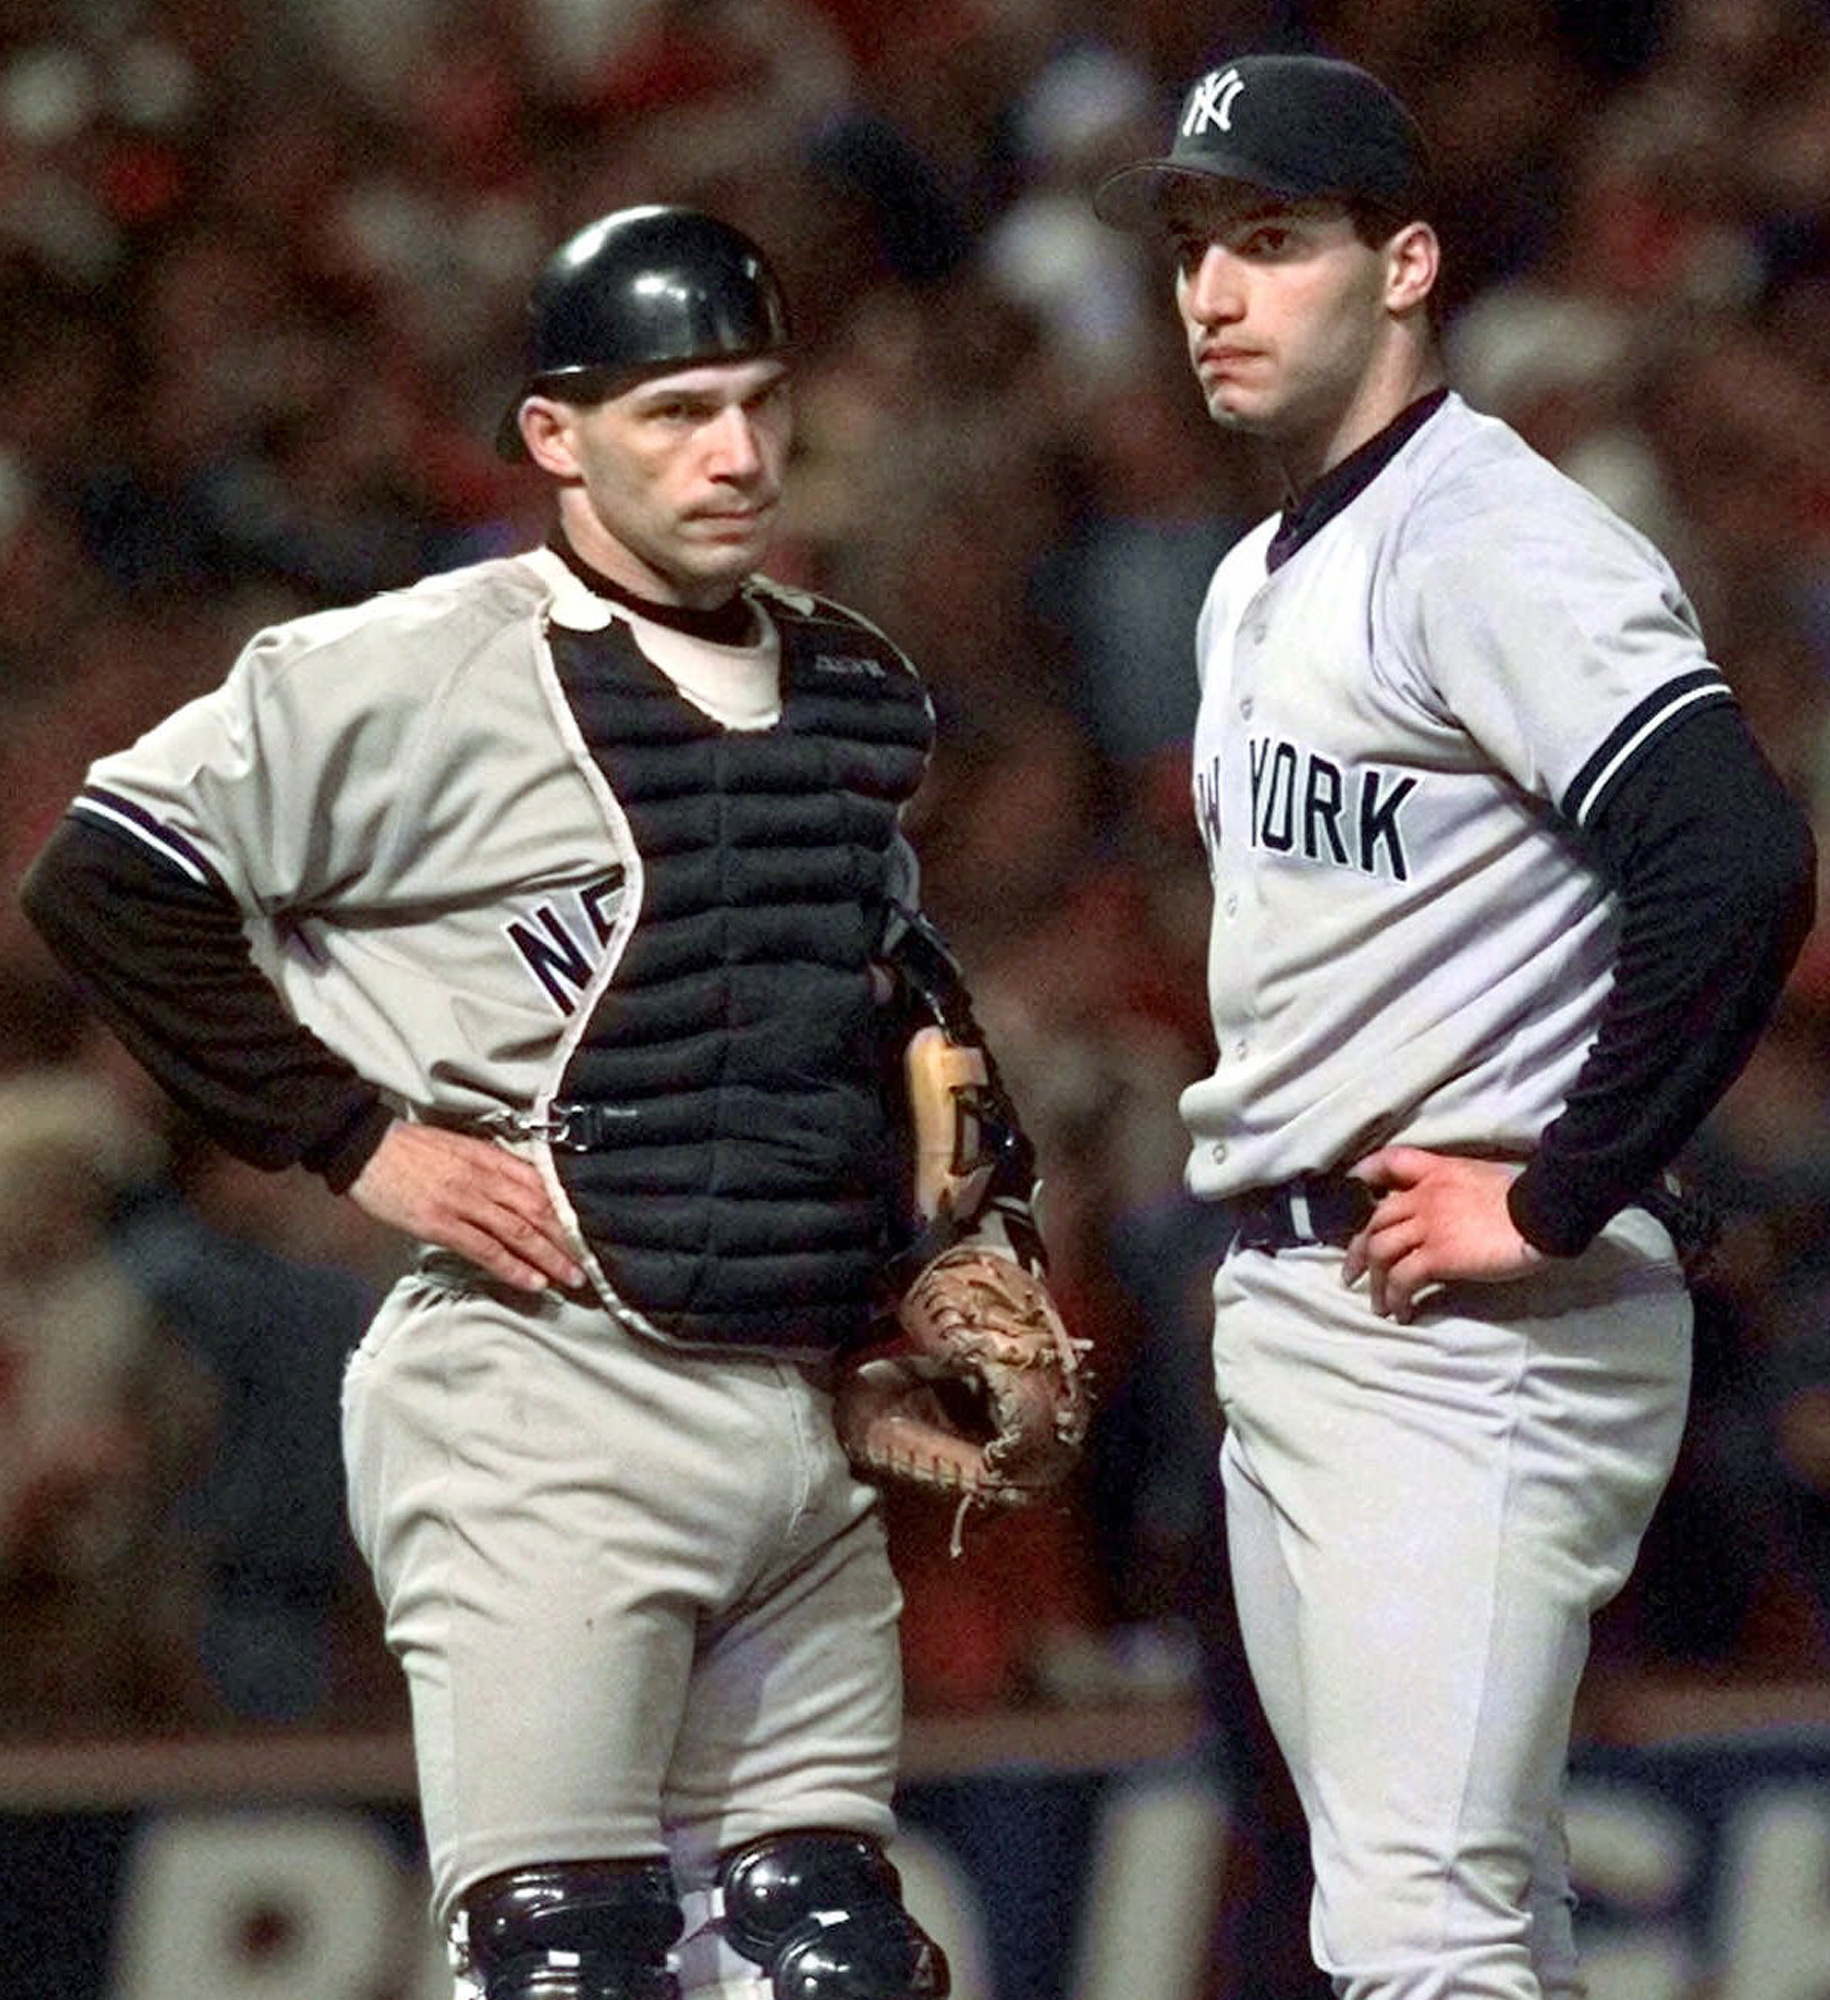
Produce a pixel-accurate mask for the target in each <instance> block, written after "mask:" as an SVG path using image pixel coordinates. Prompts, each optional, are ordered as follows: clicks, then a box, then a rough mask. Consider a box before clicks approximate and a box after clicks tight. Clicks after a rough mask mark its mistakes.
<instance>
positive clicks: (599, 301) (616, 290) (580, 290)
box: [496, 206, 788, 458]
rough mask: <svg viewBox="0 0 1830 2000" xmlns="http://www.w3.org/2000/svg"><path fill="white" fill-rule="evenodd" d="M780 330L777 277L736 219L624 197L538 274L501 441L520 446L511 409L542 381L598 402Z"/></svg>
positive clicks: (784, 321) (775, 339)
mask: <svg viewBox="0 0 1830 2000" xmlns="http://www.w3.org/2000/svg"><path fill="white" fill-rule="evenodd" d="M787 342H788V309H787V306H786V305H785V303H784V302H783V299H782V292H781V287H780V285H779V284H778V283H777V282H776V278H775V273H774V272H773V271H771V270H770V268H769V262H768V259H767V258H766V257H764V255H763V253H762V251H761V250H760V249H758V247H757V246H756V245H755V244H754V243H753V242H751V240H750V239H749V237H747V236H746V235H744V233H743V232H742V230H740V229H733V228H732V227H731V225H730V224H729V223H728V222H720V221H719V220H718V219H717V218H716V217H715V216H710V215H705V214H702V213H701V212H700V211H699V210H698V209H694V208H671V207H659V206H656V207H646V208H619V209H617V210H616V211H615V212H614V213H613V214H610V215H605V216H600V217H599V218H598V220H597V221H595V222H593V223H590V224H588V225H587V226H586V227H585V228H583V229H581V230H580V231H579V232H578V234H577V235H576V236H573V237H570V238H569V239H568V240H567V241H566V242H564V243H562V244H561V245H560V246H559V248H558V249H557V250H555V251H554V252H553V254H552V256H550V257H549V258H548V259H547V261H546V263H545V264H544V265H543V266H542V267H541V271H540V275H539V276H538V277H537V278H536V279H535V280H534V285H533V290H532V291H531V292H530V294H529V295H528V305H527V351H526V367H525V369H524V371H523V375H522V385H521V388H520V390H519V391H518V393H517V394H516V396H515V400H514V401H513V402H512V403H511V404H510V405H509V407H508V410H507V411H506V413H505V414H504V416H503V418H502V422H501V424H500V425H499V426H498V428H497V431H496V449H497V450H498V451H499V452H500V453H501V454H502V456H503V457H504V458H525V457H526V455H527V453H526V448H525V447H524V446H523V444H522V442H521V430H520V426H519V423H518V422H517V418H518V416H519V413H520V409H521V403H522V399H523V398H524V397H527V396H529V395H532V394H534V393H536V392H537V391H541V390H550V391H551V392H552V393H553V394H554V395H558V396H564V397H566V398H568V399H569V400H575V401H578V402H581V403H589V402H597V401H600V400H601V399H602V398H604V397H606V396H611V395H615V394H617V393H618V392H619V391H621V390H622V389H625V388H627V387H628V386H629V385H630V384H631V383H632V382H635V381H638V380H640V378H641V377H642V376H644V375H652V374H655V373H657V372H659V371H662V370H665V369H669V368H685V367H689V366H690V365H691V364H692V363H693V362H695V361H737V360H743V359H746V358H747V357H749V356H751V355H755V354H770V353H773V352H774V351H775V350H776V349H778V348H781V347H785V346H786V345H787Z"/></svg>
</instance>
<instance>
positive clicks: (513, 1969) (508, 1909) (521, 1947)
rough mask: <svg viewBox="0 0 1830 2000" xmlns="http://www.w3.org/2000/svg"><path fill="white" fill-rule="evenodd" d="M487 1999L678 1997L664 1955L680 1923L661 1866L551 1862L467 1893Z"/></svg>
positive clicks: (470, 1947) (468, 1927)
mask: <svg viewBox="0 0 1830 2000" xmlns="http://www.w3.org/2000/svg"><path fill="white" fill-rule="evenodd" d="M458 1907H459V1909H460V1910H462V1912H463V1915H464V1925H465V1933H466V1938H467V1945H466V1949H467V1953H468V1956H469V1961H470V1966H471V1968H472V1970H473V1971H474V1972H475V1974H476V1976H477V1978H478V1979H479V1980H480V1981H481V1982H482V1986H483V1991H484V1994H485V1996H486V2000H680V1983H679V1981H678V1980H677V1979H676V1978H675V1977H674V1975H673V1974H672V1973H671V1972H670V1971H669V1970H668V1968H667V1948H668V1946H669V1945H671V1944H672V1943H673V1942H674V1940H675V1939H676V1938H677V1937H678V1936H679V1935H680V1931H681V1928H682V1925H683V1922H684V1919H683V1917H682V1915H681V1910H680V1904H679V1901H678V1900H677V1898H676V1897H675V1895H674V1882H673V1872H672V1870H671V1869H670V1868H669V1867H668V1865H667V1863H666V1862H665V1861H554V1862H547V1863H543V1864H542V1865H540V1866H538V1867H533V1868H511V1869H509V1870H507V1871H506V1873H504V1874H501V1875H491V1876H489V1877H487V1878H486V1879H485V1880H483V1881H481V1882H478V1883H475V1884H474V1885H473V1886H472V1887H471V1888H469V1889H467V1890H465V1892H464V1894H463V1896H462V1897H461V1898H460V1899H459V1903H458Z"/></svg>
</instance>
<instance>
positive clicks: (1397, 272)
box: [1385, 222, 1442, 313]
mask: <svg viewBox="0 0 1830 2000" xmlns="http://www.w3.org/2000/svg"><path fill="white" fill-rule="evenodd" d="M1385 260H1386V280H1385V303H1386V307H1387V309H1388V310H1389V311H1391V312H1393V313H1407V312H1415V311H1417V310H1418V309H1419V308H1421V307H1422V306H1423V304H1424V303H1425V301H1426V300H1427V299H1428V298H1429V296H1430V293H1431V292H1432V291H1433V290H1434V289H1435V286H1436V274H1437V272H1438V271H1439V270H1440V269H1441V268H1442V246H1441V245H1440V244H1439V243H1438V241H1437V240H1436V232H1435V230H1433V229H1432V228H1431V227H1430V225H1429V224H1428V223H1427V222H1407V223H1406V224H1405V225H1404V227H1403V228H1402V229H1400V230H1397V231H1395V232H1394V233H1393V235H1392V236H1391V238H1390V240H1389V241H1388V242H1387V243H1386V246H1385Z"/></svg>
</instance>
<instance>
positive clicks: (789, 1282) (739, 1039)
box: [549, 605, 933, 1347]
mask: <svg viewBox="0 0 1830 2000" xmlns="http://www.w3.org/2000/svg"><path fill="white" fill-rule="evenodd" d="M771 608H772V612H773V615H774V616H775V619H776V623H777V625H778V626H779V627H780V630H781V638H782V713H781V718H780V720H779V721H778V722H777V723H776V724H775V725H774V727H772V728H770V729H766V730H734V729H726V728H724V727H722V726H721V725H720V724H719V723H717V722H715V721H713V720H712V719H711V718H710V717H709V716H707V715H705V714H704V713H703V712H702V711H701V710H699V709H697V708H695V707H694V706H693V705H692V704H691V703H690V702H688V701H687V700H686V699H685V698H684V697H683V696H682V695H681V694H680V693H679V692H678V691H677V690H676V689H675V687H674V686H673V684H672V682H671V681H669V680H668V679H667V677H666V675H664V674H663V673H661V672H660V670H659V669H658V668H656V667H655V666H654V665H653V664H652V663H651V662H650V661H648V660H647V659H646V658H645V657H644V656H643V655H642V653H641V651H640V650H639V649H638V647H637V646H636V644H635V641H634V639H633V637H632V636H631V634H630V632H629V629H628V627H627V626H626V625H624V624H623V623H622V622H621V621H620V620H617V621H614V622H613V623H612V624H611V625H610V626H609V627H607V628H606V629H605V630H603V631H601V632H571V631H566V630H563V629H560V628H557V627H555V628H553V629H552V631H551V633H550V635H549V636H550V639H551V643H552V649H553V658H554V661H555V663H556V665H557V667H558V671H559V676H560V680H561V683H562V684H563V686H564V689H565V692H566V696H567V699H568V700H569V702H570V704H571V707H572V711H573V714H574V715H575V717H576V718H577V721H578V725H579V727H580V729H581V731H582V732H583V735H584V738H585V741H586V743H587V745H588V746H589V748H590V751H591V755H592V757H593V758H594V759H595V760H596V762H597V764H598V766H599V767H600V768H601V770H602V771H603V773H604V776H605V777H606V778H607V779H608V781H609V783H610V786H611V789H612V790H613V791H614V792H615V794H616V798H617V802H618V804H619V805H620V806H621V807H622V810H623V812H624V814H625V815H626V817H627V819H628V822H629V827H630V830H631V832H632V834H633V836H634V840H635V846H636V851H637V853H638V854H639V855H640V857H641V873H642V887H641V903H640V907H639V910H638V913H637V917H636V924H635V929H634V932H633V934H632V935H631V937H630V939H629V942H628V945H627V947H626V949H625V951H624V954H623V957H622V959H621V961H620V963H619V964H618V966H617V970H616V976H615V978H614V979H613V980H612V982H611V984H610V987H609V989H608V990H607V991H606V992H605V994H604V995H603V997H602V998H601V999H600V1000H599V1001H598V1003H597V1005H596V1007H595V1009H594V1010H593V1012H592V1015H591V1018H590V1021H589V1023H588V1024H587V1026H586V1029H585V1032H584V1035H583V1038H582V1039H581V1040H580V1042H579V1043H578V1046H577V1048H576V1049H575V1051H574V1053H573V1055H572V1058H571V1060H570V1062H569V1063H568V1064H567V1066H566V1071H565V1075H564V1077H563V1079H562V1080H561V1084H560V1087H559V1090H558V1092H557V1093H556V1100H557V1101H563V1102H565V1103H567V1104H568V1105H574V1106H578V1107H581V1108H582V1114H583V1115H582V1116H579V1115H574V1116H572V1117H571V1119H570V1120H569V1122H570V1124H571V1126H572V1129H573V1130H574V1131H576V1132H579V1133H581V1134H582V1135H583V1142H582V1145H581V1147H580V1149H579V1150H575V1151H557V1150H556V1151H555V1154H554V1160H555V1165H556V1167H557V1171H558V1173H559V1177H560V1180H561V1182H562V1183H563V1185H564V1187H565V1190H566V1193H567V1195H568V1196H569V1197H570V1199H571V1201H572V1204H573V1207H574V1208H575V1210H576V1211H577V1214H578V1217H579V1221H580V1224H581V1226H582V1228H583V1230H584V1233H585V1237H586V1239H587V1241H588V1242H589V1243H590V1245H591V1248H592V1250H593V1252H594V1253H595V1254H596V1256H597V1258H598V1260H599V1262H600V1264H601V1265H602V1266H603V1268H604V1272H605V1275H606V1277H607V1278H608V1280H609V1282H610V1285H611V1287H612V1289H613V1290H614V1291H615V1292H616V1294H617V1296H618V1297H619V1298H621V1299H622V1300H624V1301H625V1302H626V1303H627V1304H629V1305H631V1306H633V1307H634V1308H635V1309H636V1310H637V1311H639V1312H640V1313H641V1314H642V1315H643V1317H644V1318H645V1319H647V1320H648V1321H649V1322H650V1323H651V1324H652V1325H653V1326H655V1327H656V1328H658V1329H659V1330H660V1331H661V1332H663V1333H666V1334H668V1335H670V1336H671V1337H673V1338H675V1339H679V1340H686V1341H695V1342H715V1343H739V1344H743V1345H748V1346H765V1347H779V1346H790V1345H792V1346H820V1347H835V1346H840V1345H843V1344H845V1343H847V1342H853V1341H856V1340H858V1339H860V1338H862V1337H863V1336H864V1334H865V1333H866V1331H867V1330H868V1326H869V1320H870V1311H871V1306H872V1296H873V1285H874V1281H875V1277H876V1273H877V1271H878V1269H879V1267H880V1265H881V1263H882V1260H883V1258H884V1257H885V1255H886V1253H887V1247H888V1244H889V1236H890V1229H891V1225H892V1220H893V1218H892V1216H891V1213H890V1207H891V1199H892V1191H893V1190H894V1189H895V1188H896V1187H897V1186H898V1184H899V1178H900V1173H899V1167H898V1163H897V1161H896V1160H895V1158H894V1156H893V1145H892V1127H891V1123H890V1118H889V1113H888V1110H887V1108H886V1106H885V1103H884V1098H883V1074H884V1069H883V1063H882V1059H881V1048H880V1042H881V1028H880V1025H879V1018H878V1017H879V1009H878V1008H877V1006H876V1005H875V1003H874V1001H873V999H872V993H871V981H870V962H871V960H872V958H873V956H874V955H875V954H876V952H877V951H878V950H879V948H880V946H881V943H882V938H883V928H884V917H885V904H886V899H887V894H888V888H889V882H888V865H889V855H890V849H891V843H892V841H893V838H894V836H895V831H896V822H897V812H898V809H899V808H900V806H901V805H902V803H903V802H904V800H906V799H907V798H909V797H910V795H911V794H912V793H913V792H914V790H915V787H916V785H917V784H918V783H919V781H920V778H921V774H922V770H923V767H924V765H925V763H926V759H927V755H928V751H929V748H930V747H931V744H932V740H933V722H932V717H931V713H930V710H929V707H928V703H927V699H926V696H925V694H924V692H923V690H922V688H921V685H920V683H919V682H918V681H917V680H916V678H915V676H914V675H913V673H912V672H911V671H910V669H909V667H908V666H907V664H906V662H904V661H903V660H902V659H901V657H900V656H899V655H898V654H897V653H896V652H895V651H894V649H893V648H892V647H890V646H889V645H888V643H887V642H886V641H885V640H883V639H882V638H880V637H879V636H878V635H877V634H875V633H873V632H871V631H870V630H869V629H868V628H867V627H864V626H861V625H859V624H857V623H856V622H854V621H853V620H851V619H850V618H849V617H847V616H846V615H845V614H844V613H842V612H839V611H837V610H836V609H832V608H830V607H824V606H822V607H819V608H817V609H816V610H815V611H813V612H812V613H798V612H790V611H788V610H786V609H784V608H780V607H775V606H773V605H772V607H771Z"/></svg>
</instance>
